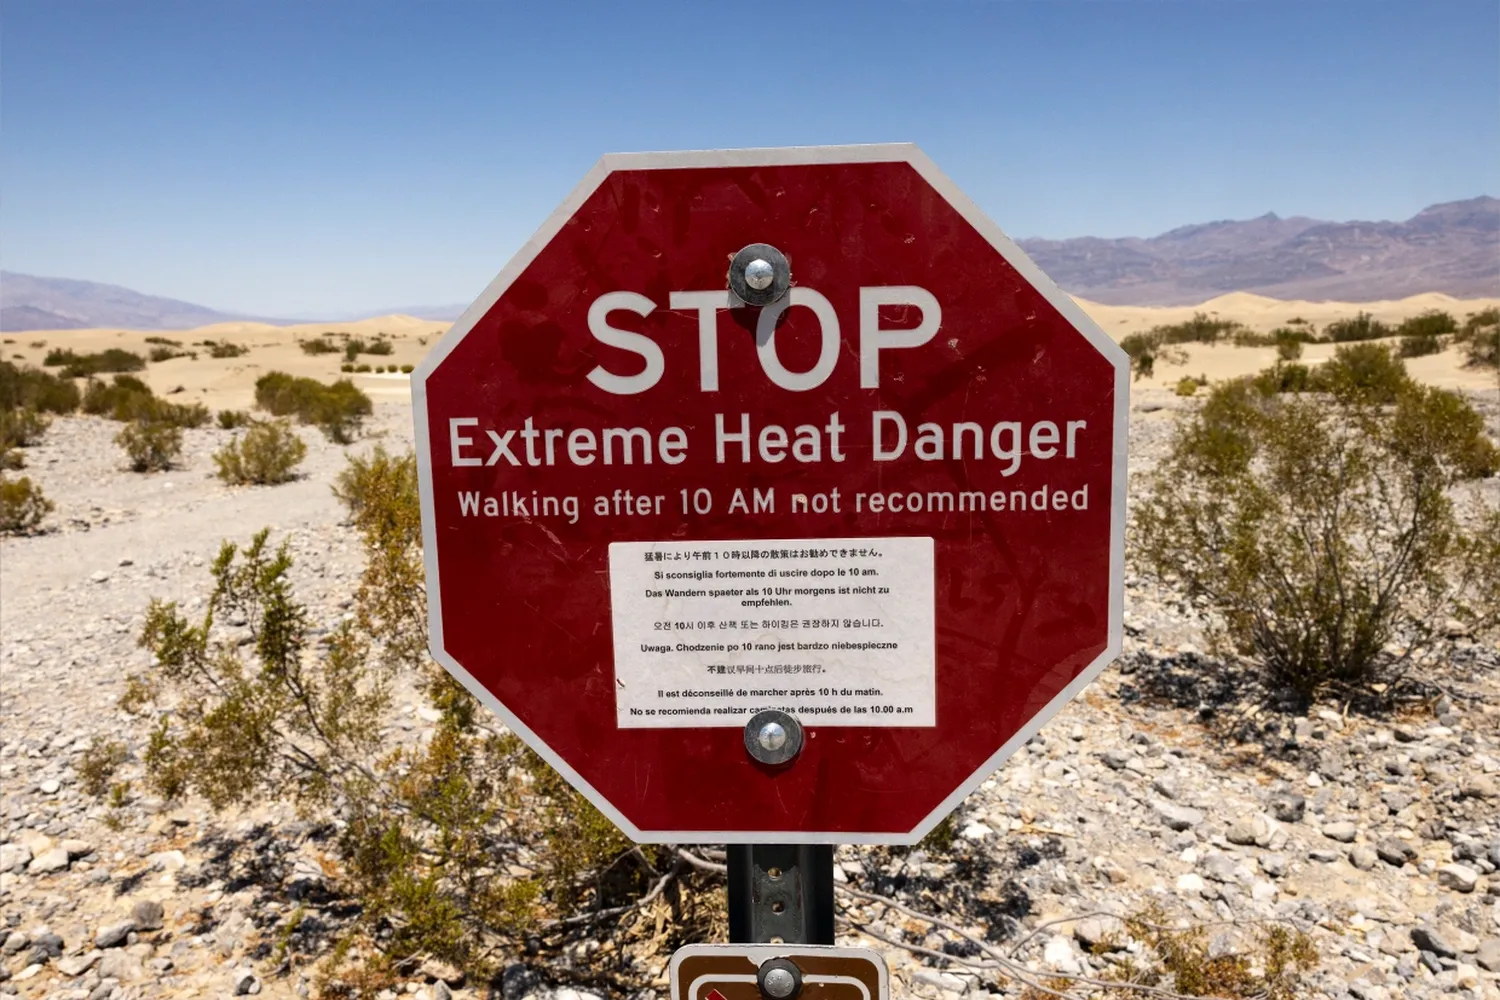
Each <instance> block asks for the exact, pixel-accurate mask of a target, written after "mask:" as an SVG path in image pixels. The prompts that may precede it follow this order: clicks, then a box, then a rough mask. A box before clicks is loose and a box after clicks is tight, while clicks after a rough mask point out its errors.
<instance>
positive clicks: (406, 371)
mask: <svg viewBox="0 0 1500 1000" xmlns="http://www.w3.org/2000/svg"><path fill="white" fill-rule="evenodd" d="M415 367H416V366H415V365H402V366H401V374H403V375H410V374H411V373H412V369H413V368H415Z"/></svg>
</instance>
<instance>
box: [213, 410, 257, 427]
mask: <svg viewBox="0 0 1500 1000" xmlns="http://www.w3.org/2000/svg"><path fill="white" fill-rule="evenodd" d="M249 423H250V414H248V413H246V412H245V411H244V410H220V411H219V427H220V428H221V429H223V430H226V431H232V430H235V429H236V428H239V427H245V426H248V425H249Z"/></svg>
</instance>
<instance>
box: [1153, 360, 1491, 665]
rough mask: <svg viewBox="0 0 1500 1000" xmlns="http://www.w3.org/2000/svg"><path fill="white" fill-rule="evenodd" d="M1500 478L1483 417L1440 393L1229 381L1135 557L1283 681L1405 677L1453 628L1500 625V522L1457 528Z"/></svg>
mask: <svg viewBox="0 0 1500 1000" xmlns="http://www.w3.org/2000/svg"><path fill="white" fill-rule="evenodd" d="M1398 364H1399V362H1398ZM1497 466H1500V454H1497V450H1496V448H1495V445H1494V444H1493V443H1492V442H1490V441H1489V440H1488V439H1487V438H1485V437H1484V431H1483V421H1482V419H1481V418H1480V416H1479V414H1477V413H1476V412H1475V411H1474V410H1473V408H1472V407H1470V406H1469V405H1468V404H1467V403H1466V402H1465V401H1464V400H1463V399H1462V398H1461V397H1459V396H1457V395H1455V394H1453V393H1449V392H1445V391H1443V390H1440V389H1433V388H1426V387H1422V386H1418V385H1415V384H1413V383H1411V382H1410V381H1409V380H1407V381H1403V382H1401V383H1400V386H1399V388H1398V389H1397V390H1396V391H1395V395H1394V398H1393V399H1391V400H1389V401H1386V400H1384V399H1383V393H1381V392H1375V393H1371V392H1368V391H1364V390H1362V389H1358V388H1353V387H1351V386H1349V385H1347V384H1346V385H1340V386H1338V387H1336V388H1335V390H1334V391H1333V393H1332V395H1331V396H1320V397H1314V396H1306V395H1286V394H1281V395H1270V396H1267V395H1263V394H1261V393H1259V392H1257V391H1255V387H1254V386H1252V385H1251V384H1250V383H1249V382H1247V381H1237V382H1233V383H1227V384H1225V385H1221V386H1219V387H1217V388H1215V389H1214V390H1213V391H1212V392H1211V393H1210V395H1209V397H1208V399H1207V400H1206V401H1205V402H1204V405H1203V406H1202V407H1201V408H1200V409H1199V410H1197V411H1195V412H1191V413H1188V414H1186V415H1184V417H1183V418H1182V421H1181V423H1180V424H1179V426H1178V429H1177V432H1176V434H1175V437H1174V439H1173V442H1172V445H1171V451H1170V453H1169V455H1168V457H1167V459H1166V460H1165V461H1163V462H1162V463H1161V465H1160V466H1158V468H1157V469H1156V470H1155V471H1154V473H1153V474H1152V475H1151V477H1150V479H1149V481H1148V488H1147V492H1146V496H1145V497H1144V499H1143V500H1142V501H1141V502H1139V503H1138V504H1137V506H1136V518H1137V523H1136V530H1135V533H1134V538H1133V544H1134V546H1135V552H1136V558H1137V560H1138V561H1139V563H1140V564H1142V565H1144V566H1145V567H1146V568H1147V570H1148V571H1151V572H1154V573H1155V574H1157V575H1158V576H1159V577H1160V578H1162V579H1165V580H1169V581H1174V582H1176V583H1178V584H1179V585H1181V586H1182V587H1184V588H1185V589H1186V590H1187V592H1188V594H1189V595H1191V596H1192V597H1193V598H1195V599H1198V598H1201V599H1203V600H1204V601H1206V603H1207V605H1208V607H1209V608H1210V609H1211V610H1212V612H1213V615H1212V618H1211V629H1212V631H1213V634H1214V636H1215V639H1216V641H1217V642H1218V643H1220V645H1221V646H1227V647H1229V648H1232V649H1233V650H1235V651H1236V652H1238V653H1240V654H1242V655H1245V656H1248V657H1251V658H1252V659H1253V661H1254V662H1256V663H1259V664H1260V665H1261V666H1263V667H1264V668H1265V670H1266V671H1267V672H1268V673H1269V675H1270V678H1271V680H1272V681H1273V683H1275V684H1278V685H1285V686H1288V687H1290V688H1291V689H1294V690H1297V691H1299V692H1302V693H1304V694H1312V693H1314V692H1316V691H1317V690H1319V689H1320V688H1322V687H1323V686H1325V685H1327V684H1331V683H1339V684H1363V683H1369V682H1371V681H1374V680H1375V679H1377V678H1385V679H1391V678H1393V677H1398V676H1400V675H1401V674H1402V673H1403V672H1405V671H1406V670H1408V669H1410V668H1412V667H1413V666H1414V665H1420V664H1423V663H1425V662H1426V659H1425V658H1426V657H1427V656H1429V655H1431V654H1432V653H1433V652H1434V650H1435V649H1436V648H1437V647H1438V646H1439V645H1440V644H1441V643H1442V642H1444V641H1447V640H1446V638H1445V636H1446V633H1445V629H1444V623H1445V621H1446V620H1447V619H1448V618H1455V619H1457V620H1458V621H1460V622H1462V623H1464V625H1465V627H1466V628H1469V629H1472V630H1473V631H1474V633H1475V634H1483V633H1486V632H1488V631H1492V630H1494V629H1495V627H1496V625H1497V623H1500V510H1497V509H1494V508H1491V507H1484V506H1476V507H1474V508H1472V509H1468V510H1465V511H1464V517H1462V518H1460V517H1459V516H1458V514H1457V512H1456V508H1455V501H1454V499H1453V498H1452V497H1451V496H1450V495H1449V491H1450V488H1451V487H1453V486H1454V485H1455V484H1457V483H1459V482H1461V481H1464V480H1466V479H1472V478H1474V477H1476V476H1481V475H1487V474H1492V473H1493V471H1494V470H1495V469H1496V467H1497ZM1474 502H1475V503H1476V504H1478V503H1479V501H1474Z"/></svg>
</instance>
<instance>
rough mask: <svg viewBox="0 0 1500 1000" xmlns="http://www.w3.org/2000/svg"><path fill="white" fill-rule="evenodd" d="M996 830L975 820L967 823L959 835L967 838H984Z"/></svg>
mask: <svg viewBox="0 0 1500 1000" xmlns="http://www.w3.org/2000/svg"><path fill="white" fill-rule="evenodd" d="M994 832H995V831H994V830H991V829H990V828H989V827H987V826H985V825H984V824H983V823H981V822H979V821H978V820H975V821H974V822H972V823H969V824H968V825H966V826H965V827H964V828H963V830H962V831H960V832H959V836H961V837H963V838H964V839H965V840H983V839H984V838H986V837H988V836H990V835H991V834H993V833H994Z"/></svg>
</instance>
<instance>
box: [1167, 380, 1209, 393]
mask: <svg viewBox="0 0 1500 1000" xmlns="http://www.w3.org/2000/svg"><path fill="white" fill-rule="evenodd" d="M1205 385H1208V379H1206V378H1204V377H1203V376H1202V375H1200V376H1198V377H1197V378H1194V377H1193V376H1191V375H1184V376H1183V377H1182V378H1180V379H1178V380H1177V386H1176V388H1175V389H1174V390H1173V391H1175V392H1176V393H1177V395H1179V396H1192V395H1194V394H1195V393H1197V391H1198V389H1199V387H1201V386H1205Z"/></svg>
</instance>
